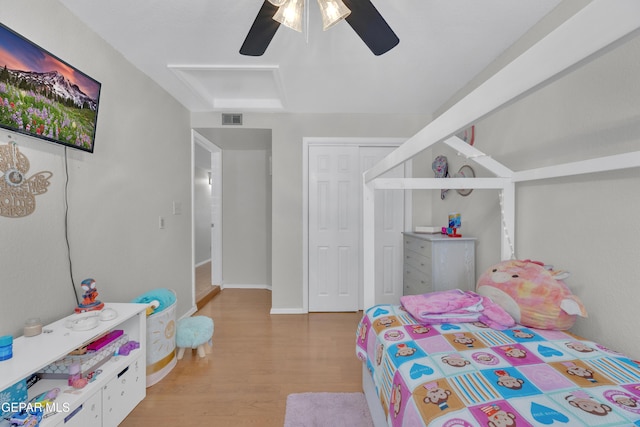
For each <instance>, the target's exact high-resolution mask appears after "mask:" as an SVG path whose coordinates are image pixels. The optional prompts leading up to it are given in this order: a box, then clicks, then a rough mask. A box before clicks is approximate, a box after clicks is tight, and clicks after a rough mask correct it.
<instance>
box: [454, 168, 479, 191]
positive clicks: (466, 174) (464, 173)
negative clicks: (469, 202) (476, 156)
mask: <svg viewBox="0 0 640 427" xmlns="http://www.w3.org/2000/svg"><path fill="white" fill-rule="evenodd" d="M455 177H456V178H475V177H476V173H475V171H474V170H473V168H472V167H471V166H469V165H464V166H462V167H461V168H460V169H459V170H458V172H457V173H456V174H455ZM456 191H457V192H458V194H459V195H461V196H468V195H469V194H471V192H472V191H473V189H466V188H465V189H460V190H456Z"/></svg>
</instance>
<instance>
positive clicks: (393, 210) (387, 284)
mask: <svg viewBox="0 0 640 427" xmlns="http://www.w3.org/2000/svg"><path fill="white" fill-rule="evenodd" d="M394 149H395V147H361V148H360V164H361V175H362V173H364V172H365V171H367V170H368V169H371V167H373V166H374V165H375V164H376V163H378V162H379V161H380V160H382V159H383V158H384V157H385V156H386V155H387V154H389V153H390V152H391V151H393V150H394ZM403 177H404V165H400V166H398V167H396V168H394V169H392V170H390V171H389V172H387V173H385V174H384V175H382V178H403ZM404 197H405V192H404V191H401V190H377V191H376V196H375V208H374V209H375V216H376V217H375V230H376V231H375V237H376V241H375V251H376V253H375V260H376V262H375V269H376V271H375V278H376V279H375V280H376V283H375V289H376V301H377V302H378V303H379V304H385V303H386V304H398V303H399V302H400V297H401V296H402V295H403V280H402V278H403V275H402V271H403V270H402V264H403V259H402V256H403V255H402V254H403V243H402V232H403V231H404ZM360 200H362V191H360ZM360 206H362V203H360ZM360 218H362V215H360ZM359 271H360V289H363V286H364V283H362V273H361V272H362V267H361V268H360V270H359ZM365 308H366V307H365Z"/></svg>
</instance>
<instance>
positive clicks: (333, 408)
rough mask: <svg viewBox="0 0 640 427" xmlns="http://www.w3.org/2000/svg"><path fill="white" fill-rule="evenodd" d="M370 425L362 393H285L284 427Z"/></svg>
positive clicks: (359, 426)
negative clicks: (286, 394) (287, 394)
mask: <svg viewBox="0 0 640 427" xmlns="http://www.w3.org/2000/svg"><path fill="white" fill-rule="evenodd" d="M325 426H326V427H372V426H373V421H372V420H371V415H370V414H369V407H368V406H367V401H366V399H365V397H364V394H363V393H294V394H290V395H289V396H287V409H286V411H285V415H284V427H325Z"/></svg>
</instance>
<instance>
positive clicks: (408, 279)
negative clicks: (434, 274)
mask: <svg viewBox="0 0 640 427" xmlns="http://www.w3.org/2000/svg"><path fill="white" fill-rule="evenodd" d="M430 279H431V277H430V276H427V275H425V274H424V273H423V272H421V271H420V270H417V269H415V268H413V267H411V266H409V265H405V266H404V275H403V280H404V282H403V283H404V284H405V285H407V286H406V287H408V288H410V289H411V290H413V291H414V292H413V293H414V294H423V293H426V292H431V291H432V290H433V284H432V283H431V280H430Z"/></svg>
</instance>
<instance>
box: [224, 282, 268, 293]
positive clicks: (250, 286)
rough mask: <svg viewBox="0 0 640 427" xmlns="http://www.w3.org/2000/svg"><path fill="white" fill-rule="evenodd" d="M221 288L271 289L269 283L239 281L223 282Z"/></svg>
mask: <svg viewBox="0 0 640 427" xmlns="http://www.w3.org/2000/svg"><path fill="white" fill-rule="evenodd" d="M221 288H222V289H266V290H268V291H270V290H271V285H261V284H248V285H247V284H240V283H225V284H223V285H222V286H221Z"/></svg>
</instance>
